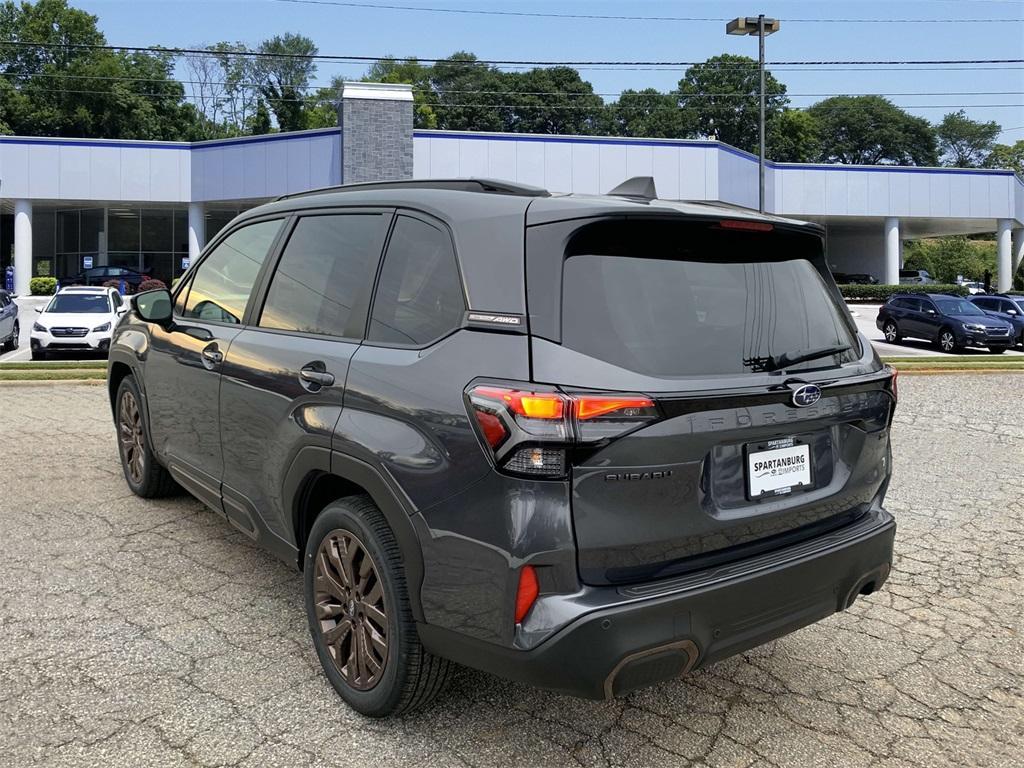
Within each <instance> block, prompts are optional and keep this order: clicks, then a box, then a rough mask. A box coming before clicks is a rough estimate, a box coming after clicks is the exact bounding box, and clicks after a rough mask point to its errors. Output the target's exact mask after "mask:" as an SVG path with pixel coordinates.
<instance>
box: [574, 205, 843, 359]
mask: <svg viewBox="0 0 1024 768" xmlns="http://www.w3.org/2000/svg"><path fill="white" fill-rule="evenodd" d="M588 230H589V231H587V232H584V233H582V234H581V236H580V237H578V238H576V239H574V241H573V242H572V243H571V244H570V251H569V254H570V255H569V256H568V258H567V259H566V260H565V263H564V267H563V276H562V344H563V345H564V346H566V347H569V348H570V349H573V350H575V351H577V352H581V353H583V354H585V355H588V356H590V357H593V358H597V359H599V360H602V361H604V362H607V363H611V364H613V365H615V366H618V367H620V368H624V369H627V370H629V371H634V372H636V373H640V374H644V375H648V376H657V377H663V378H679V377H687V376H700V375H720V376H721V375H732V374H741V373H757V372H763V371H770V370H776V369H779V368H781V367H785V369H786V370H801V369H803V370H806V369H813V368H822V367H830V366H835V365H838V364H841V363H843V362H848V361H850V360H853V359H856V357H857V355H858V353H857V351H856V350H857V342H856V338H855V337H854V334H853V332H852V330H851V328H850V326H849V324H848V322H846V320H845V318H844V316H843V310H842V309H841V308H840V305H839V304H838V301H837V300H835V299H834V297H833V296H832V295H831V294H830V292H829V288H828V286H827V285H826V283H825V281H824V280H823V278H822V275H821V273H820V272H819V270H818V269H817V268H816V267H815V265H814V263H812V260H811V259H812V258H818V259H820V244H819V242H820V241H818V240H817V239H814V238H809V237H806V236H802V235H801V236H795V235H785V234H783V233H757V234H751V233H736V232H727V231H723V230H720V229H717V228H716V227H715V226H714V225H707V224H698V225H686V224H683V225H680V224H658V223H651V222H637V223H611V224H608V225H597V226H595V227H593V228H588ZM798 358H799V361H797V360H798ZM794 361H797V362H794Z"/></svg>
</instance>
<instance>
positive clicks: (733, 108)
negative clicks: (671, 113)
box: [677, 53, 789, 152]
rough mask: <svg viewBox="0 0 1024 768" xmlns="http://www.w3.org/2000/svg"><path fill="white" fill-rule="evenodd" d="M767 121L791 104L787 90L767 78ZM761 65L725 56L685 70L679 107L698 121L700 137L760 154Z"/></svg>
mask: <svg viewBox="0 0 1024 768" xmlns="http://www.w3.org/2000/svg"><path fill="white" fill-rule="evenodd" d="M764 90H765V122H766V123H770V122H771V121H772V120H774V119H775V117H776V115H777V114H778V113H779V112H781V111H782V109H783V108H784V107H785V106H786V105H787V104H788V103H789V99H787V98H786V86H785V85H783V84H782V83H780V82H779V81H778V80H776V79H775V77H774V76H773V75H772V74H771V72H766V73H765V81H764ZM759 93H760V79H759V76H758V69H757V62H756V61H754V60H753V59H751V58H748V57H746V56H735V55H732V54H728V53H723V54H722V55H720V56H712V57H711V58H710V59H708V60H707V61H705V62H704V63H703V64H696V65H694V66H692V67H690V68H689V69H687V70H686V73H685V74H684V75H683V78H682V79H681V80H680V81H679V89H678V91H677V95H678V99H679V106H680V107H681V108H682V109H683V110H684V112H686V113H687V117H688V118H691V119H693V120H694V123H695V126H694V127H695V130H696V132H697V133H698V134H699V135H701V136H707V137H709V138H714V139H718V140H719V141H724V142H725V143H726V144H732V145H733V146H734V147H739V148H740V149H745V150H747V151H748V152H756V151H757V144H758V125H759V122H760V117H759V111H760V99H759V95H758V94H759Z"/></svg>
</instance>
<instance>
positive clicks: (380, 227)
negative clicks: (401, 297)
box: [259, 213, 388, 338]
mask: <svg viewBox="0 0 1024 768" xmlns="http://www.w3.org/2000/svg"><path fill="white" fill-rule="evenodd" d="M387 223H388V217H385V216H384V215H382V214H371V213H368V214H341V215H330V216H305V217H303V218H301V219H299V222H298V224H296V225H295V229H294V230H293V231H292V234H291V237H289V238H288V245H287V246H285V249H284V253H283V254H282V255H281V260H280V262H278V265H277V270H276V271H275V272H274V277H273V279H272V280H271V283H270V290H269V291H268V292H267V299H266V301H265V302H264V304H263V312H262V314H261V315H260V322H259V324H260V326H261V327H263V328H278V329H282V330H288V331H299V332H302V333H318V334H325V335H329V336H340V337H357V338H362V331H363V327H364V326H365V324H366V311H365V303H364V305H363V306H364V309H363V311H362V312H354V309H355V307H356V303H357V301H358V299H359V298H360V296H366V295H367V293H368V289H369V285H370V281H371V280H372V275H373V272H374V271H375V270H376V267H377V259H378V258H379V256H380V251H381V247H382V246H383V244H384V235H385V234H386V230H387Z"/></svg>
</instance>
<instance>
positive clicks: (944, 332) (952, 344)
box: [935, 328, 963, 353]
mask: <svg viewBox="0 0 1024 768" xmlns="http://www.w3.org/2000/svg"><path fill="white" fill-rule="evenodd" d="M935 344H936V345H937V346H938V348H939V349H940V350H942V351H943V352H954V353H955V352H962V351H963V346H961V345H960V343H959V342H958V341H957V340H956V334H955V333H954V332H953V329H952V328H943V329H941V330H940V331H939V335H938V336H936V337H935Z"/></svg>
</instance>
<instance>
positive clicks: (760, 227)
mask: <svg viewBox="0 0 1024 768" xmlns="http://www.w3.org/2000/svg"><path fill="white" fill-rule="evenodd" d="M718 226H720V227H721V228H722V229H745V230H747V231H748V232H771V231H772V230H774V229H775V225H774V224H769V223H768V222H767V221H746V220H744V219H722V220H721V221H719V222H718Z"/></svg>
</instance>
